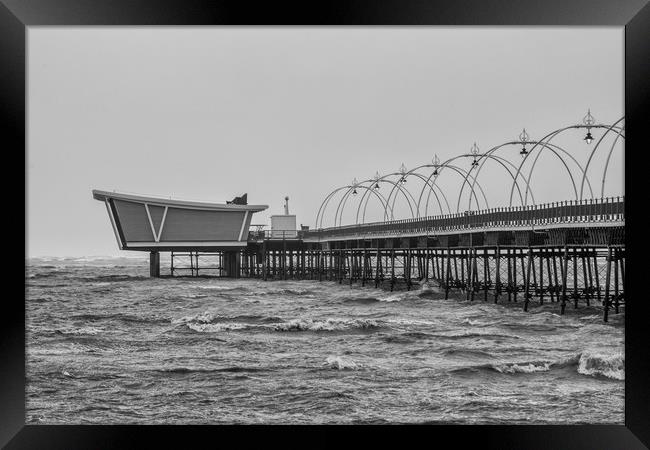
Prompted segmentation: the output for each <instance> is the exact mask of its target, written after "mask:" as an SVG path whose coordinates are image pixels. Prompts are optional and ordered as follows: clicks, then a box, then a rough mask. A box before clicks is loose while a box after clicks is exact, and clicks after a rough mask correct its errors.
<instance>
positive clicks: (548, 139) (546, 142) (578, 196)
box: [510, 120, 620, 206]
mask: <svg viewBox="0 0 650 450" xmlns="http://www.w3.org/2000/svg"><path fill="white" fill-rule="evenodd" d="M619 121H620V120H619ZM617 123H618V122H617ZM580 128H587V129H591V128H607V129H608V130H612V129H614V127H612V126H610V125H602V124H591V125H580V124H576V125H570V126H567V127H563V128H558V129H557V130H554V131H551V132H550V133H548V134H547V135H546V136H544V137H543V138H541V139H540V140H539V141H537V143H535V145H533V147H531V149H530V150H529V151H528V153H527V154H526V155H525V156H524V158H523V160H522V161H521V163H520V164H519V168H518V169H517V175H518V174H519V172H520V171H521V168H522V167H523V165H524V163H525V162H526V160H527V159H528V157H529V156H530V155H531V154H532V152H533V150H535V149H537V148H538V147H539V145H540V144H541V145H542V148H548V149H551V147H550V146H548V145H549V144H550V142H551V140H552V139H554V138H555V137H556V136H557V135H559V134H560V133H563V132H564V131H566V130H571V129H580ZM608 132H609V131H608ZM605 134H607V133H605ZM602 139H603V137H601V139H600V140H599V143H600V141H602ZM597 145H598V144H597ZM554 153H555V152H554ZM592 153H593V151H592ZM556 156H558V157H559V159H560V160H561V161H562V164H563V165H564V166H565V168H566V169H567V171H568V172H569V173H571V171H570V169H569V167H568V165H567V164H566V162H565V161H564V159H562V158H561V157H560V156H559V155H558V154H557V153H556ZM536 161H537V160H535V161H534V162H533V167H531V171H532V170H533V168H534V163H536ZM585 174H586V167H585V170H584V171H583V178H584V177H585V176H586V175H585ZM531 176H532V174H531ZM529 178H530V177H529ZM571 182H572V184H573V188H574V192H575V196H576V200H580V199H581V198H582V194H578V190H577V187H576V185H575V180H573V174H571ZM581 190H582V189H581ZM513 193H514V185H513V186H511V188H510V206H512V195H513Z"/></svg>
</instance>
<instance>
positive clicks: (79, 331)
mask: <svg viewBox="0 0 650 450" xmlns="http://www.w3.org/2000/svg"><path fill="white" fill-rule="evenodd" d="M104 331H106V330H104V329H103V328H97V327H81V328H72V329H66V330H56V333H59V334H66V335H72V336H80V335H90V336H94V335H96V334H99V333H103V332H104Z"/></svg>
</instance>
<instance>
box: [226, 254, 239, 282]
mask: <svg viewBox="0 0 650 450" xmlns="http://www.w3.org/2000/svg"><path fill="white" fill-rule="evenodd" d="M223 262H224V266H225V267H224V269H225V276H226V277H229V278H239V267H240V263H241V256H240V254H239V252H237V251H235V252H232V251H231V252H223Z"/></svg>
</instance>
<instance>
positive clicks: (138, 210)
mask: <svg viewBox="0 0 650 450" xmlns="http://www.w3.org/2000/svg"><path fill="white" fill-rule="evenodd" d="M93 198H94V199H95V200H99V201H101V202H103V203H104V204H105V205H106V210H107V211H108V216H109V218H110V220H111V224H112V226H113V232H114V233H115V238H116V240H117V245H118V246H119V248H120V250H135V251H148V252H150V274H151V276H155V277H157V276H160V253H159V252H161V251H171V252H174V251H176V252H182V251H190V252H192V251H204V252H215V251H219V252H224V263H225V264H224V265H225V270H226V272H227V273H229V274H233V275H234V274H236V273H238V272H239V254H240V250H241V249H242V248H245V247H246V245H247V241H248V228H249V227H250V223H251V219H252V216H253V213H256V212H259V211H264V210H265V209H267V208H268V206H267V205H248V204H247V196H246V194H244V195H243V196H241V197H235V199H234V200H233V201H232V202H227V203H207V202H195V201H183V200H172V199H167V198H160V197H148V196H142V195H133V194H122V193H117V192H108V191H100V190H93Z"/></svg>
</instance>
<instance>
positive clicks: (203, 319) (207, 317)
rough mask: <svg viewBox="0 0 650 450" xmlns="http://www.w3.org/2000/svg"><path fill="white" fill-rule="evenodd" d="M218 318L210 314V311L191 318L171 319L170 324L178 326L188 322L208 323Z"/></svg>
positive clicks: (216, 315)
mask: <svg viewBox="0 0 650 450" xmlns="http://www.w3.org/2000/svg"><path fill="white" fill-rule="evenodd" d="M218 317H219V315H218V314H215V313H212V312H210V311H203V312H202V313H198V314H194V315H191V316H183V317H179V318H178V319H172V321H171V322H172V324H174V325H179V324H183V323H189V322H199V323H210V322H213V321H214V320H215V319H217V318H218Z"/></svg>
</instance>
